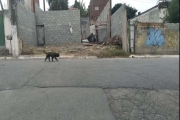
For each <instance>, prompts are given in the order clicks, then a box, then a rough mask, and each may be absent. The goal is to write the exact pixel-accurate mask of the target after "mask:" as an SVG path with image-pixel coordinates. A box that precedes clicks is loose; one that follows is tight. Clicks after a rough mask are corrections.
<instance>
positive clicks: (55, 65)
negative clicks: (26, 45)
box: [0, 58, 179, 120]
mask: <svg viewBox="0 0 180 120" xmlns="http://www.w3.org/2000/svg"><path fill="white" fill-rule="evenodd" d="M178 65H179V60H178V59H177V58H151V59H137V58H134V59H129V58H127V59H119V58H116V59H59V62H44V60H43V59H31V60H29V59H28V60H26V59H24V60H18V59H15V60H0V118H1V120H11V119H13V120H84V119H87V120H122V119H129V120H178V119H179V113H178V111H179V66H178Z"/></svg>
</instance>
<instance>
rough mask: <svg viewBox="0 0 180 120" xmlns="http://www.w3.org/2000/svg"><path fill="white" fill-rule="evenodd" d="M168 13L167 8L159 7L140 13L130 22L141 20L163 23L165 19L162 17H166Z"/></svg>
mask: <svg viewBox="0 0 180 120" xmlns="http://www.w3.org/2000/svg"><path fill="white" fill-rule="evenodd" d="M166 14H167V8H163V9H158V7H156V8H154V9H152V10H150V11H148V12H146V13H144V14H142V15H140V16H137V17H135V18H133V19H131V20H130V23H131V24H132V23H134V22H135V21H139V22H156V23H162V22H163V20H162V19H161V18H163V17H165V15H166Z"/></svg>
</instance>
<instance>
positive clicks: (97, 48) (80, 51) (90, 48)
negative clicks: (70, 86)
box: [22, 43, 117, 56]
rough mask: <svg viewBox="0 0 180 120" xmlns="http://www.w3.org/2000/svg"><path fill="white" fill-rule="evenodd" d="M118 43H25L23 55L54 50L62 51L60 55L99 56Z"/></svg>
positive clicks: (39, 53)
mask: <svg viewBox="0 0 180 120" xmlns="http://www.w3.org/2000/svg"><path fill="white" fill-rule="evenodd" d="M115 47H117V46H116V45H106V46H105V45H102V44H90V45H89V44H88V45H87V44H86V45H84V44H82V43H80V44H67V45H56V46H44V47H30V46H27V45H26V44H23V51H22V54H23V55H42V54H44V51H46V52H48V51H53V52H57V53H60V55H74V56H98V55H99V54H101V53H102V52H105V51H109V50H113V49H114V48H115Z"/></svg>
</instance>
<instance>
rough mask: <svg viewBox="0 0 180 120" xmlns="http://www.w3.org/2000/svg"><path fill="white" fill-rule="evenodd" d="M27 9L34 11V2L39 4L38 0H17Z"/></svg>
mask: <svg viewBox="0 0 180 120" xmlns="http://www.w3.org/2000/svg"><path fill="white" fill-rule="evenodd" d="M19 2H21V3H22V4H23V5H24V6H25V7H26V8H27V9H28V10H30V11H32V12H35V4H37V5H38V6H39V0H19Z"/></svg>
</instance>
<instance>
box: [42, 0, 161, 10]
mask: <svg viewBox="0 0 180 120" xmlns="http://www.w3.org/2000/svg"><path fill="white" fill-rule="evenodd" d="M39 1H40V7H41V9H43V0H39ZM74 1H75V0H69V6H72V5H73V4H74ZM78 1H79V0H78ZM80 1H83V2H84V3H85V6H86V8H87V7H88V6H89V3H90V0H80ZM157 1H158V0H112V7H113V6H114V5H115V4H117V3H122V4H123V3H125V4H126V5H129V6H131V7H133V8H136V9H137V10H138V12H144V11H146V10H148V9H150V8H152V7H154V6H155V5H157ZM46 10H48V3H47V2H46Z"/></svg>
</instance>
